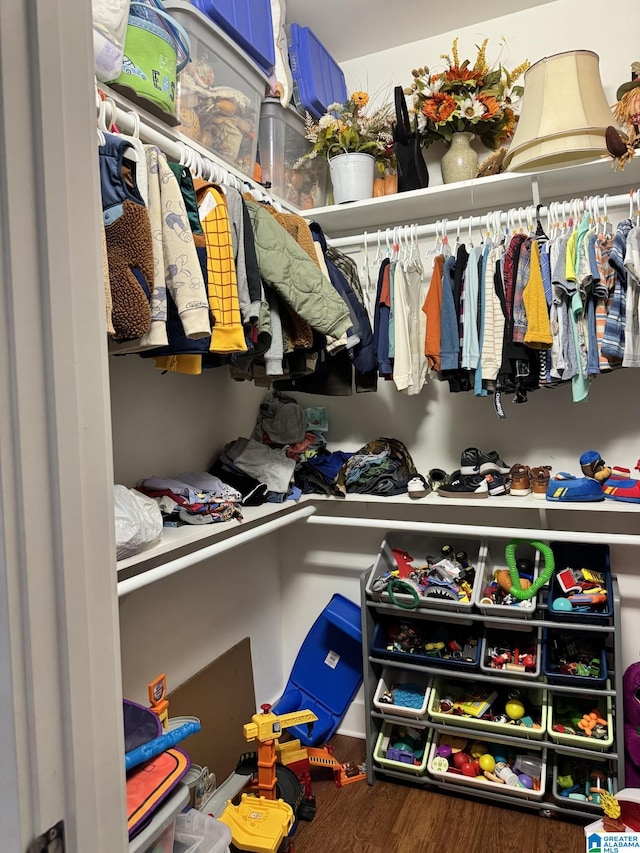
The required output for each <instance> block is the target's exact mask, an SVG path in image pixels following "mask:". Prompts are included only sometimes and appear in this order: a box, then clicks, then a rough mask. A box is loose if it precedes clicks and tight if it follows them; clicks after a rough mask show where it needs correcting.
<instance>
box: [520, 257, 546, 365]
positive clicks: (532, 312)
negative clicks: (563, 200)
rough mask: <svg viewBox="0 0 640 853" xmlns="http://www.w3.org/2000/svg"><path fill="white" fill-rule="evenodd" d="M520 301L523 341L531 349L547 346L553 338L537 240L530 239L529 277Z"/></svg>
mask: <svg viewBox="0 0 640 853" xmlns="http://www.w3.org/2000/svg"><path fill="white" fill-rule="evenodd" d="M522 302H523V305H524V309H525V313H526V316H527V330H526V332H525V334H524V338H523V340H524V343H525V344H527V346H529V347H531V348H532V349H547V348H549V347H550V346H551V343H552V340H553V339H552V336H551V326H550V325H549V314H548V311H547V300H546V296H545V291H544V282H543V280H542V269H541V266H540V247H539V244H538V241H537V240H532V241H531V256H530V260H529V278H528V280H527V282H526V284H525V287H524V289H523V291H522Z"/></svg>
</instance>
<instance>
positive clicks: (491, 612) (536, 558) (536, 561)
mask: <svg viewBox="0 0 640 853" xmlns="http://www.w3.org/2000/svg"><path fill="white" fill-rule="evenodd" d="M508 544H509V543H508V541H506V540H504V541H503V540H493V541H490V542H489V543H488V545H487V548H486V553H485V559H484V561H483V567H482V569H483V573H482V575H479V576H478V577H477V578H476V583H475V586H474V604H475V606H476V607H477V608H478V610H479V611H480V612H481V613H484V614H485V615H486V616H491V617H493V616H497V617H498V618H500V617H501V616H508V617H509V618H510V619H514V618H516V619H531V618H533V615H534V614H535V611H536V606H537V599H538V596H539V595H540V593H539V592H538V593H536V595H535V596H534V597H533V598H530V599H527V600H524V601H521V602H518V603H517V604H511V605H507V604H494V603H492V602H491V601H490V600H489V598H488V596H487V595H486V592H487V590H488V588H489V587H490V586H491V584H492V582H493V580H494V574H493V573H494V571H496V570H500V569H504V570H505V571H508V569H507V563H506V560H505V556H504V552H505V548H506V546H507V545H508ZM516 557H517V559H520V558H521V557H526V558H528V559H530V560H531V561H532V562H533V565H534V570H533V577H534V578H537V577H538V574H539V573H540V552H539V551H537V550H536V549H535V548H533V547H532V546H531V545H527V544H526V543H523V544H522V545H519V546H518V550H517V552H516Z"/></svg>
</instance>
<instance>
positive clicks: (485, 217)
mask: <svg viewBox="0 0 640 853" xmlns="http://www.w3.org/2000/svg"><path fill="white" fill-rule="evenodd" d="M593 199H597V200H598V201H599V203H602V202H606V209H605V212H606V210H609V209H610V208H623V207H628V208H630V209H632V208H633V203H634V200H635V204H636V209H640V191H639V190H633V189H632V190H631V191H630V192H627V193H621V194H620V195H611V196H610V195H608V194H607V195H606V196H598V195H592V196H589V197H588V198H586V199H585V198H574V199H566V200H565V201H560V202H552V203H551V204H548V205H541V206H540V208H539V210H538V215H539V216H548V215H549V214H550V212H551V211H557V210H559V211H564V210H565V209H566V208H567V206H569V211H568V213H569V215H571V208H572V206H573V207H574V208H575V209H576V210H577V211H578V213H579V214H582V213H583V212H584V211H585V209H586V208H585V201H587V200H593ZM527 211H529V212H531V211H533V216H534V218H535V211H536V206H535V205H531V204H529V205H523V206H521V207H519V208H518V207H516V208H513V207H511V208H509V209H508V210H506V211H505V210H496V211H488V212H487V213H484V214H481V215H479V216H466V217H454V218H452V219H449V218H446V217H442V218H441V219H438V220H437V221H436V222H430V223H428V224H426V225H409V226H407V225H400V226H398V230H399V231H403V229H405V228H410V229H411V234H412V236H413V238H414V239H415V238H419V237H431V236H435V235H439V234H440V233H441V229H442V228H443V226H444V224H445V223H446V226H449V227H450V228H451V231H449V236H451V235H452V234H453V235H455V234H456V233H457V232H459V231H460V230H463V229H464V230H465V231H471V229H473V228H481V227H483V226H485V227H486V226H487V225H488V224H489V225H491V224H493V225H494V226H495V225H497V224H498V223H499V224H500V225H507V224H517V225H521V224H522V217H521V216H518V214H522V213H524V214H525V215H526V213H527ZM514 213H515V215H516V216H517V217H518V221H514V219H513V215H514ZM498 214H499V218H498ZM630 215H631V214H630ZM491 217H494V219H493V220H491ZM389 231H391V232H392V231H394V226H393V225H390V226H389V227H388V228H377V229H375V230H373V231H367V232H366V233H362V234H352V235H350V236H348V237H336V238H329V239H328V240H327V242H328V243H329V244H330V245H331V246H333V247H334V248H336V249H339V248H343V247H345V246H355V245H357V244H358V243H361V244H363V245H364V242H365V236H366V238H367V240H374V239H376V235H377V234H382V235H385V233H386V232H389ZM444 233H446V232H444ZM369 245H371V243H369Z"/></svg>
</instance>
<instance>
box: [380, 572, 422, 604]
mask: <svg viewBox="0 0 640 853" xmlns="http://www.w3.org/2000/svg"><path fill="white" fill-rule="evenodd" d="M387 592H388V593H389V598H390V599H391V601H392V602H393V603H394V604H395V606H396V607H401V608H402V609H403V610H415V609H416V608H417V607H418V603H419V601H420V596H419V595H418V590H417V589H416V588H415V586H413V584H410V583H408V582H407V581H403V580H398V578H394V579H393V580H391V581H390V582H389V586H388V587H387ZM396 593H404V594H405V595H410V596H411V598H412V599H413V600H412V602H411V604H405V603H404V602H402V601H400V600H399V599H398V598H396Z"/></svg>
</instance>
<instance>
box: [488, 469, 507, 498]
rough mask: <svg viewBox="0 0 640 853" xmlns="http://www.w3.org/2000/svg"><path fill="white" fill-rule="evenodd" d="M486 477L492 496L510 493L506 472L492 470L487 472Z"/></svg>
mask: <svg viewBox="0 0 640 853" xmlns="http://www.w3.org/2000/svg"><path fill="white" fill-rule="evenodd" d="M484 478H485V480H486V481H487V487H488V489H489V494H490V495H491V497H498V496H499V495H507V494H508V493H509V485H508V481H507V478H506V477H505V475H504V474H501V473H500V472H499V471H491V472H490V473H489V474H485V475H484Z"/></svg>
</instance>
